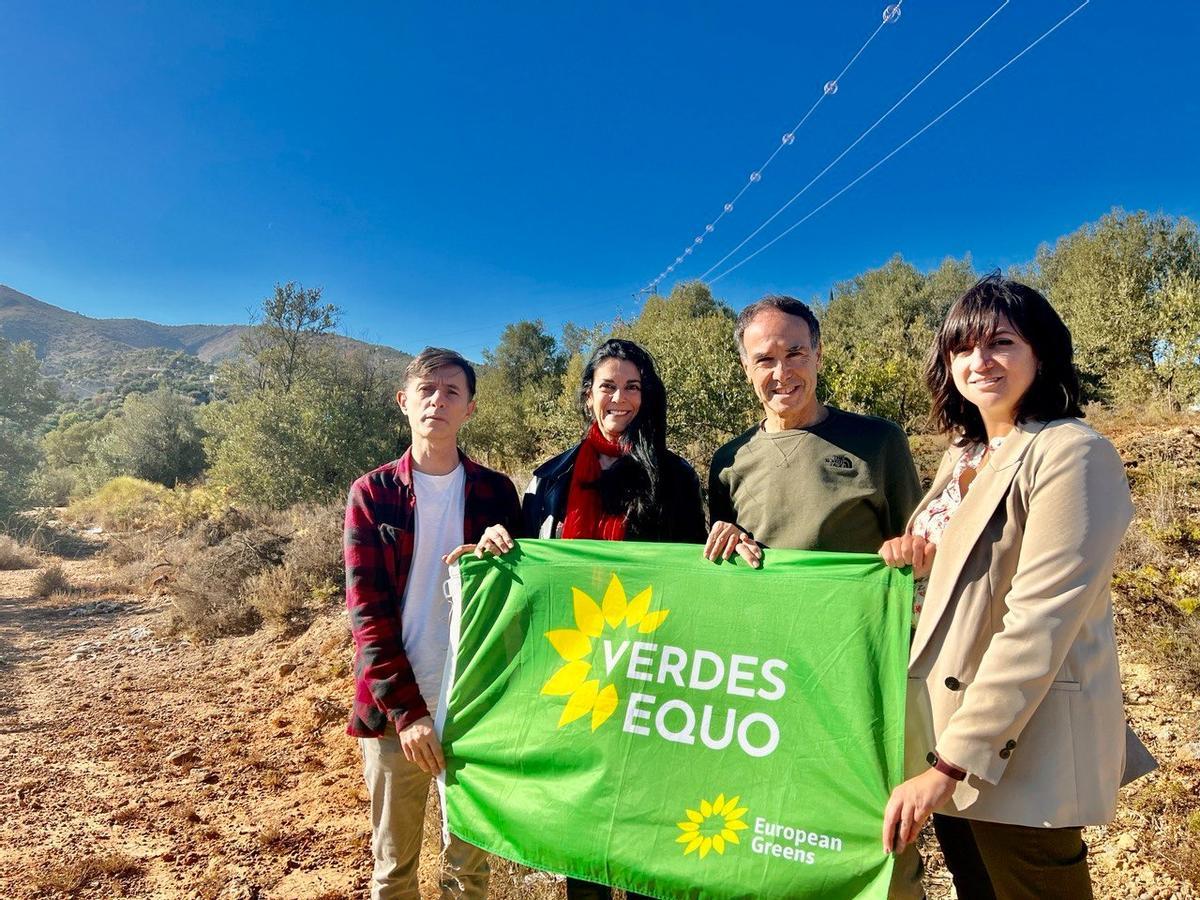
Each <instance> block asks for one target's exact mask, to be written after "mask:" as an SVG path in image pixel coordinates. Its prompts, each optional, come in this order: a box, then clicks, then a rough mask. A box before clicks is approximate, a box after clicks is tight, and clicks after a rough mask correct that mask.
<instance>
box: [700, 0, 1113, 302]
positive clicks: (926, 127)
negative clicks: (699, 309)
mask: <svg viewBox="0 0 1200 900" xmlns="http://www.w3.org/2000/svg"><path fill="white" fill-rule="evenodd" d="M1089 3H1091V0H1083V2H1082V3H1080V4H1079V5H1078V6H1076V7H1075V8H1074V9H1073V10H1071V12H1069V13H1067V15H1065V16H1063V17H1062V18H1061V19H1059V20H1058V22H1056V23H1055V24H1054V25H1053V26H1052V27H1051V28H1050V29H1049V30H1047V31H1045V32H1044V33H1043V34H1042V35H1041V36H1040V37H1038V38H1037V40H1035V41H1033V42H1032V43H1031V44H1029V45H1028V46H1027V47H1025V49H1024V50H1022V51H1021V52H1020V53H1018V54H1017V55H1016V56H1014V57H1013V58H1012V59H1010V60H1009V61H1008V62H1006V63H1005V64H1004V65H1002V66H1001V67H1000V68H998V69H996V71H994V72H993V73H992V74H991V75H989V76H988V77H987V78H985V79H984V80H983V81H981V82H979V84H977V85H975V87H973V88H971V90H969V91H967V93H965V94H963V95H962V96H961V97H959V98H958V100H956V101H955V102H954V103H952V104H951V105H950V106H948V107H947V108H946V109H945V110H943V111H942V112H941V113H939V114H938V115H937V116H936V117H934V118H933V119H930V120H929V122H927V123H926V124H925V125H924V126H923V127H921V128H920V129H919V130H918V131H916V132H915V133H913V135H912V136H911V137H909V138H908V139H907V140H905V141H904V142H903V143H901V144H899V145H897V146H896V147H895V148H894V149H893V150H892V151H891V152H890V153H888V154H887V155H886V156H884V157H883V158H882V159H880V160H879V161H878V162H876V163H875V164H874V165H873V166H871V167H870V168H869V169H867V170H866V171H865V172H863V173H862V174H861V175H859V176H858V177H857V178H855V179H854V180H853V181H851V182H850V183H849V184H847V185H846V186H845V187H843V188H842V189H841V190H839V191H838V192H837V193H836V194H834V195H833V196H832V197H830V198H829V199H827V200H826V201H825V202H824V203H822V204H821V205H820V206H817V207H815V208H814V209H812V210H810V211H809V212H808V213H806V214H805V215H804V217H803V218H801V219H800V220H799V221H798V222H794V223H793V224H792V225H790V226H789V227H788V228H786V229H785V230H784V231H782V232H780V233H779V234H778V235H776V236H775V237H773V238H772V239H771V240H769V241H767V243H765V244H763V245H762V246H761V247H759V248H758V249H757V250H755V251H754V252H753V253H751V254H750V255H748V256H746V257H745V258H744V259H742V260H740V261H738V262H737V263H735V264H734V265H732V266H730V267H729V268H728V269H726V270H725V271H724V272H722V273H721V274H720V275H717V276H716V277H715V278H713V279H711V280H710V281H709V284H716V283H717V282H718V281H720V280H721V279H722V278H724V277H725V276H726V275H728V274H730V273H731V272H734V271H736V270H737V269H740V268H741V267H742V266H744V265H745V264H746V263H748V262H750V260H752V259H754V257H756V256H758V254H760V253H762V252H763V251H764V250H766V249H768V248H769V247H771V246H772V245H774V244H775V243H777V242H778V241H780V240H782V239H783V238H784V237H786V236H787V235H789V234H791V233H792V232H793V231H795V230H796V229H797V228H799V227H800V226H801V225H803V224H804V223H805V222H807V221H808V220H809V219H811V218H812V217H813V216H815V215H816V214H817V213H819V212H820V211H821V210H823V209H824V208H825V207H827V206H828V205H829V204H830V203H832V202H833V201H834V200H836V199H837V198H838V197H840V196H842V194H844V193H846V191H848V190H850V189H851V188H852V187H854V186H855V185H856V184H858V183H859V182H860V181H862V180H863V179H864V178H866V177H867V176H868V175H870V174H871V173H872V172H874V171H875V170H876V169H878V168H879V167H880V166H882V165H883V164H884V163H886V162H887V161H888V160H889V159H891V158H892V157H893V156H895V155H896V154H897V153H899V152H900V151H901V150H903V149H904V148H905V147H907V146H908V145H909V144H911V143H912V142H913V141H915V140H916V139H917V138H919V137H920V136H921V135H923V134H924V133H925V132H926V131H928V130H929V129H930V128H932V127H933V126H934V125H936V124H937V123H938V122H940V121H941V120H942V119H944V118H945V117H946V116H948V115H949V114H950V113H952V112H953V111H954V110H955V109H957V108H958V107H959V106H961V105H962V104H963V103H965V102H966V101H967V100H968V99H970V98H971V97H972V96H973V95H974V94H976V93H977V92H978V91H980V90H981V89H982V88H983V87H984V86H985V85H987V84H988V83H989V82H990V81H991V80H992V79H993V78H995V77H996V76H998V75H999V74H1000V73H1001V72H1003V71H1004V70H1005V69H1007V68H1008V67H1009V66H1011V65H1012V64H1013V63H1015V62H1016V61H1017V60H1019V59H1020V58H1021V57H1022V56H1024V55H1025V54H1026V53H1028V52H1029V51H1030V50H1032V49H1033V48H1034V47H1036V46H1037V45H1038V44H1040V43H1041V42H1042V41H1044V40H1045V39H1046V38H1048V37H1049V36H1050V35H1052V34H1053V33H1054V32H1056V31H1058V29H1059V28H1061V27H1062V26H1063V25H1065V24H1066V23H1067V22H1068V21H1069V20H1070V19H1072V18H1073V17H1074V16H1075V15H1076V14H1077V13H1078V12H1079V11H1080V10H1081V9H1083V8H1084V7H1085V6H1087V5H1088V4H1089Z"/></svg>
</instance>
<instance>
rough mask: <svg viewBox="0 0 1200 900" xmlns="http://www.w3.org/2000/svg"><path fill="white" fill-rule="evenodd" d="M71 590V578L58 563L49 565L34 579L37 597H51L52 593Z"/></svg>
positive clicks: (34, 589)
mask: <svg viewBox="0 0 1200 900" xmlns="http://www.w3.org/2000/svg"><path fill="white" fill-rule="evenodd" d="M71 591H72V586H71V579H69V578H68V577H67V573H66V572H64V571H63V569H62V566H60V565H58V564H55V565H52V566H47V567H46V568H45V569H42V571H40V572H38V574H37V576H36V577H35V578H34V579H33V594H34V596H35V597H49V596H50V595H51V594H62V593H70V592H71Z"/></svg>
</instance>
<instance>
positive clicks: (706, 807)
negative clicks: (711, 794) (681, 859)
mask: <svg viewBox="0 0 1200 900" xmlns="http://www.w3.org/2000/svg"><path fill="white" fill-rule="evenodd" d="M741 799H742V798H741V797H740V796H737V797H730V798H729V799H728V800H726V799H725V795H724V794H717V799H716V800H714V801H712V802H711V803H709V802H708V801H707V800H701V801H700V808H699V809H698V810H696V809H689V810H687V821H686V822H679V823H677V824H678V825H679V830H680V831H681V832H682V834H680V835H679V837H677V838H675V841H676V843H679V844H685V845H686V846H685V847H684V848H683V855H684V856H687V855H688V854H689V853H691V852H693V851H695V850H699V851H700V858H701V859H703V858H704V857H706V856H708V851H709V850H715V851H717V853H724V852H725V845H726V844H740V843H741V842H742V841H741V838H739V837H738V834H737V833H738V832H739V831H743V830H744V829H746V828H747V827H749V826H747V825H746V823H745V822H744V821H742V816H744V815H745V814H746V809H747V807H745V806H738V803H739V802H740V801H741Z"/></svg>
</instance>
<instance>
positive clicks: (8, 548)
mask: <svg viewBox="0 0 1200 900" xmlns="http://www.w3.org/2000/svg"><path fill="white" fill-rule="evenodd" d="M36 565H37V557H36V556H34V554H33V551H32V550H30V549H29V548H28V547H23V546H22V545H21V544H19V543H18V542H17V541H15V540H14V539H13V538H11V537H10V536H8V535H7V534H0V571H5V570H12V569H32V568H33V567H34V566H36Z"/></svg>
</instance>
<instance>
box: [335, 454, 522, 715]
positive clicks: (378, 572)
mask: <svg viewBox="0 0 1200 900" xmlns="http://www.w3.org/2000/svg"><path fill="white" fill-rule="evenodd" d="M459 456H460V457H461V458H462V464H463V469H464V470H465V471H464V475H465V482H466V487H465V493H466V497H465V504H464V506H465V510H466V512H465V515H464V517H463V536H464V538H465V539H466V540H468V541H472V540H477V539H478V538H479V536H480V535H481V534H483V530H484V529H485V528H487V526H489V525H495V524H500V525H503V526H505V527H506V528H507V529H508V530H509V533H510V534H512V535H513V536H514V537H515V536H518V535H519V534H520V528H521V507H520V503H519V502H518V501H517V491H516V488H514V487H513V483H512V482H511V481H510V480H509V479H508V477H507V476H505V475H502V474H500V473H499V472H494V471H492V470H491V469H488V468H485V467H484V466H481V465H479V464H478V463H475V462H473V461H471V460H470V459H468V458H467V457H466V455H465V454H463V453H462V452H461V451H459ZM416 524H417V498H416V495H415V494H414V492H413V479H412V451H411V449H410V450H406V451H405V452H404V455H403V456H402V457H400V458H399V459H398V460H396V461H395V462H390V463H388V464H387V465H385V466H380V467H379V468H378V469H376V470H375V471H373V472H368V473H367V474H366V475H363V476H362V477H361V478H359V479H358V480H357V481H356V482H354V484H353V485H351V487H350V497H349V500H348V501H347V503H346V532H345V551H346V607H347V608H348V609H349V611H350V630H351V633H352V634H353V636H354V683H355V684H354V687H355V692H354V709H353V710H352V711H351V713H350V725H349V727H348V728H347V729H346V730H347V732H348V733H349V734H352V735H354V736H355V737H379V736H380V735H381V734H383V733H384V731H385V730H386V728H387V720H388V719H391V720H392V722H394V723H395V727H396V730H397V731H400V730H402V729H404V728H407V727H408V726H409V725H411V724H412V723H413V722H415V721H417V720H418V719H420V718H422V717H423V716H427V715H429V710H428V708H427V707H426V704H425V699H424V698H423V697H422V696H421V691H420V689H419V688H418V687H417V682H416V679H415V678H414V677H413V671H412V666H410V665H409V662H408V656H407V654H405V652H404V635H403V633H402V631H401V627H400V607H401V605H402V604H403V602H404V589H405V587H406V586H407V584H408V571H409V568H410V567H411V565H412V557H413V549H414V544H415V537H416Z"/></svg>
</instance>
